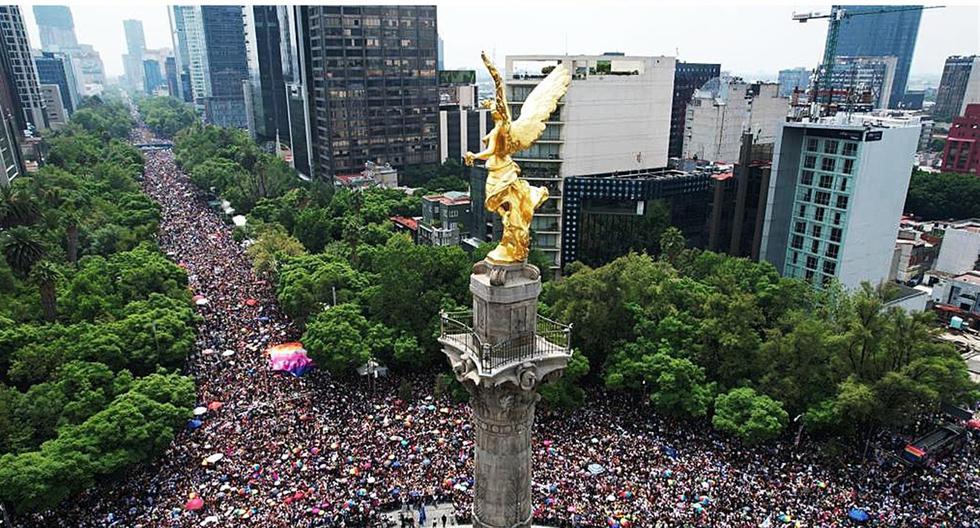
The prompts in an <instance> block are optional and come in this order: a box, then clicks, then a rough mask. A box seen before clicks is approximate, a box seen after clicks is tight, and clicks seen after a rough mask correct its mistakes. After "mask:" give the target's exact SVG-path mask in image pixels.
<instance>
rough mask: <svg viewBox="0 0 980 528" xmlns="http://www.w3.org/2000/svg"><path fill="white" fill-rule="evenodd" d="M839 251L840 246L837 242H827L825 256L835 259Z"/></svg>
mask: <svg viewBox="0 0 980 528" xmlns="http://www.w3.org/2000/svg"><path fill="white" fill-rule="evenodd" d="M839 252H840V246H838V245H837V244H827V258H832V259H836V258H837V254H838V253H839Z"/></svg>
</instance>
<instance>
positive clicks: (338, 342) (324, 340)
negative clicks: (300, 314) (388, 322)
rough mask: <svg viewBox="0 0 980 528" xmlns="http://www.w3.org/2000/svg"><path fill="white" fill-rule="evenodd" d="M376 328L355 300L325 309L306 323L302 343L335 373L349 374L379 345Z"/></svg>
mask: <svg viewBox="0 0 980 528" xmlns="http://www.w3.org/2000/svg"><path fill="white" fill-rule="evenodd" d="M375 334H376V330H375V329H374V328H373V325H372V324H371V323H370V322H368V320H367V319H366V318H365V317H364V316H363V315H361V310H360V308H359V307H358V306H357V305H355V304H340V305H337V306H334V307H332V308H329V309H326V310H323V311H322V312H320V313H319V314H317V315H316V316H314V317H313V319H311V320H310V322H309V323H308V324H307V325H306V332H304V333H303V344H304V345H305V346H306V349H307V350H309V352H310V357H311V358H313V360H315V361H316V362H317V364H318V365H319V366H320V367H321V368H324V369H326V370H327V371H329V372H330V373H331V374H333V375H335V376H348V375H350V374H351V373H352V372H353V370H354V369H355V368H357V367H359V366H361V365H363V364H365V363H367V362H368V360H370V359H371V357H372V354H373V352H374V350H376V349H377V348H379V344H378V342H377V341H376V340H374V339H372V337H374V336H375Z"/></svg>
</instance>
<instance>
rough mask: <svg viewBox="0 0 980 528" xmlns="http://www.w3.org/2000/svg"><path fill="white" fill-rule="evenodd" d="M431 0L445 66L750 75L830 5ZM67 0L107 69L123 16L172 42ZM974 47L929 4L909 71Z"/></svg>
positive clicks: (965, 29)
mask: <svg viewBox="0 0 980 528" xmlns="http://www.w3.org/2000/svg"><path fill="white" fill-rule="evenodd" d="M43 3H65V2H43ZM209 3H233V2H224V1H221V0H217V1H212V2H209ZM334 3H337V2H334ZM340 3H367V2H363V1H362V2H340ZM387 3H412V2H387ZM414 3H425V2H424V1H416V2H414ZM435 3H436V5H438V7H439V11H438V13H439V15H438V16H439V33H440V35H441V36H442V38H443V40H444V41H445V63H446V67H447V68H457V67H470V68H475V67H476V66H477V65H478V64H479V53H480V50H481V49H486V50H487V51H490V52H493V53H495V55H496V57H497V59H498V60H500V61H502V60H503V58H504V56H505V55H507V54H520V53H564V52H566V51H567V52H569V53H573V54H575V53H584V54H585V53H587V54H591V53H601V52H603V51H622V52H626V53H627V54H635V55H671V56H677V57H678V58H679V59H680V60H685V61H692V62H699V61H700V62H720V63H721V65H722V69H723V70H726V71H731V72H732V73H735V74H742V75H746V76H752V75H755V74H762V73H768V74H773V73H775V72H776V71H777V70H779V69H782V68H788V67H795V66H807V67H813V66H814V65H815V64H816V63H817V62H819V60H820V59H821V56H822V53H823V45H824V38H825V37H826V32H827V22H826V21H823V20H820V21H813V22H808V23H806V24H800V23H798V22H793V21H792V20H791V17H792V14H793V12H801V11H826V10H829V7H830V5H829V4H827V5H804V6H800V5H793V4H791V3H789V2H778V1H766V2H764V3H762V4H760V3H758V2H753V3H749V2H745V3H742V2H727V3H725V4H722V5H717V4H705V3H697V4H695V5H692V2H685V3H683V4H678V3H666V4H665V3H653V2H650V1H645V2H641V1H625V0H622V1H618V0H591V1H585V0H488V1H480V0H457V1H441V0H437V1H436V2H435ZM869 3H875V2H873V1H872V2H869ZM945 3H946V4H947V5H948V3H949V2H945ZM67 4H68V5H70V6H71V7H72V14H73V15H74V18H75V31H76V33H77V35H78V40H79V41H80V42H82V43H87V44H92V45H93V46H95V48H96V49H97V50H98V51H99V52H100V53H101V54H102V60H103V61H104V62H105V66H106V70H107V73H108V74H109V75H110V76H112V75H119V74H122V71H123V67H122V58H121V57H122V53H124V50H125V37H124V35H123V27H122V21H123V20H124V19H127V18H136V19H139V20H142V21H143V27H144V31H145V33H146V41H147V47H149V48H158V47H171V41H170V33H169V23H168V20H167V11H166V7H165V6H166V3H165V2H159V1H154V0H129V1H115V0H113V1H109V2H98V1H94V2H92V1H86V2H77V1H76V2H68V3H67ZM31 5H32V3H30V2H26V3H21V7H22V9H23V11H24V14H25V16H26V18H27V25H28V32H29V33H30V35H31V39H32V42H33V43H34V45H38V44H39V43H40V40H39V38H38V34H37V26H36V24H35V22H34V13H33V11H32V9H31V8H30V6H31ZM494 16H497V18H494ZM975 53H980V8H978V7H977V6H976V5H973V6H967V5H958V6H949V7H946V8H944V9H933V10H927V11H924V12H923V15H922V23H921V25H920V26H919V38H918V42H917V44H916V49H915V57H914V60H913V62H912V72H911V73H912V75H913V76H915V75H922V74H932V75H937V76H938V75H939V74H941V73H942V67H943V62H944V61H945V60H946V57H947V56H949V55H957V54H959V55H971V54H975Z"/></svg>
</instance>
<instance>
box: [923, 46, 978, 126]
mask: <svg viewBox="0 0 980 528" xmlns="http://www.w3.org/2000/svg"><path fill="white" fill-rule="evenodd" d="M971 83H972V84H973V85H975V86H980V55H971V56H968V57H961V56H957V55H953V56H952V57H949V58H947V59H946V65H945V66H944V67H943V78H942V79H941V80H940V81H939V90H938V92H937V93H936V106H934V107H932V116H933V117H934V118H936V119H937V120H940V121H946V122H949V121H952V120H953V118H955V117H957V116H960V115H963V113H964V111H965V110H966V105H967V104H968V103H970V102H978V101H967V100H966V99H965V98H966V95H967V91H968V90H967V88H968V87H969V86H970V84H971Z"/></svg>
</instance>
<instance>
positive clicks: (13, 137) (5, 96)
mask: <svg viewBox="0 0 980 528" xmlns="http://www.w3.org/2000/svg"><path fill="white" fill-rule="evenodd" d="M2 55H3V54H2V53H0V58H2ZM0 67H3V68H5V66H4V65H3V64H2V63H0ZM19 115H21V111H20V101H19V99H18V97H17V92H16V90H15V89H14V88H13V86H11V84H10V82H9V81H8V78H7V75H6V73H5V72H3V71H0V164H2V165H3V170H2V171H0V186H3V185H7V184H9V183H10V181H11V180H13V179H14V178H16V177H17V176H19V175H20V174H21V173H22V172H23V170H24V164H23V158H22V156H21V151H20V138H21V133H22V130H23V129H18V128H17V127H18V125H17V118H16V116H19Z"/></svg>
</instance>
